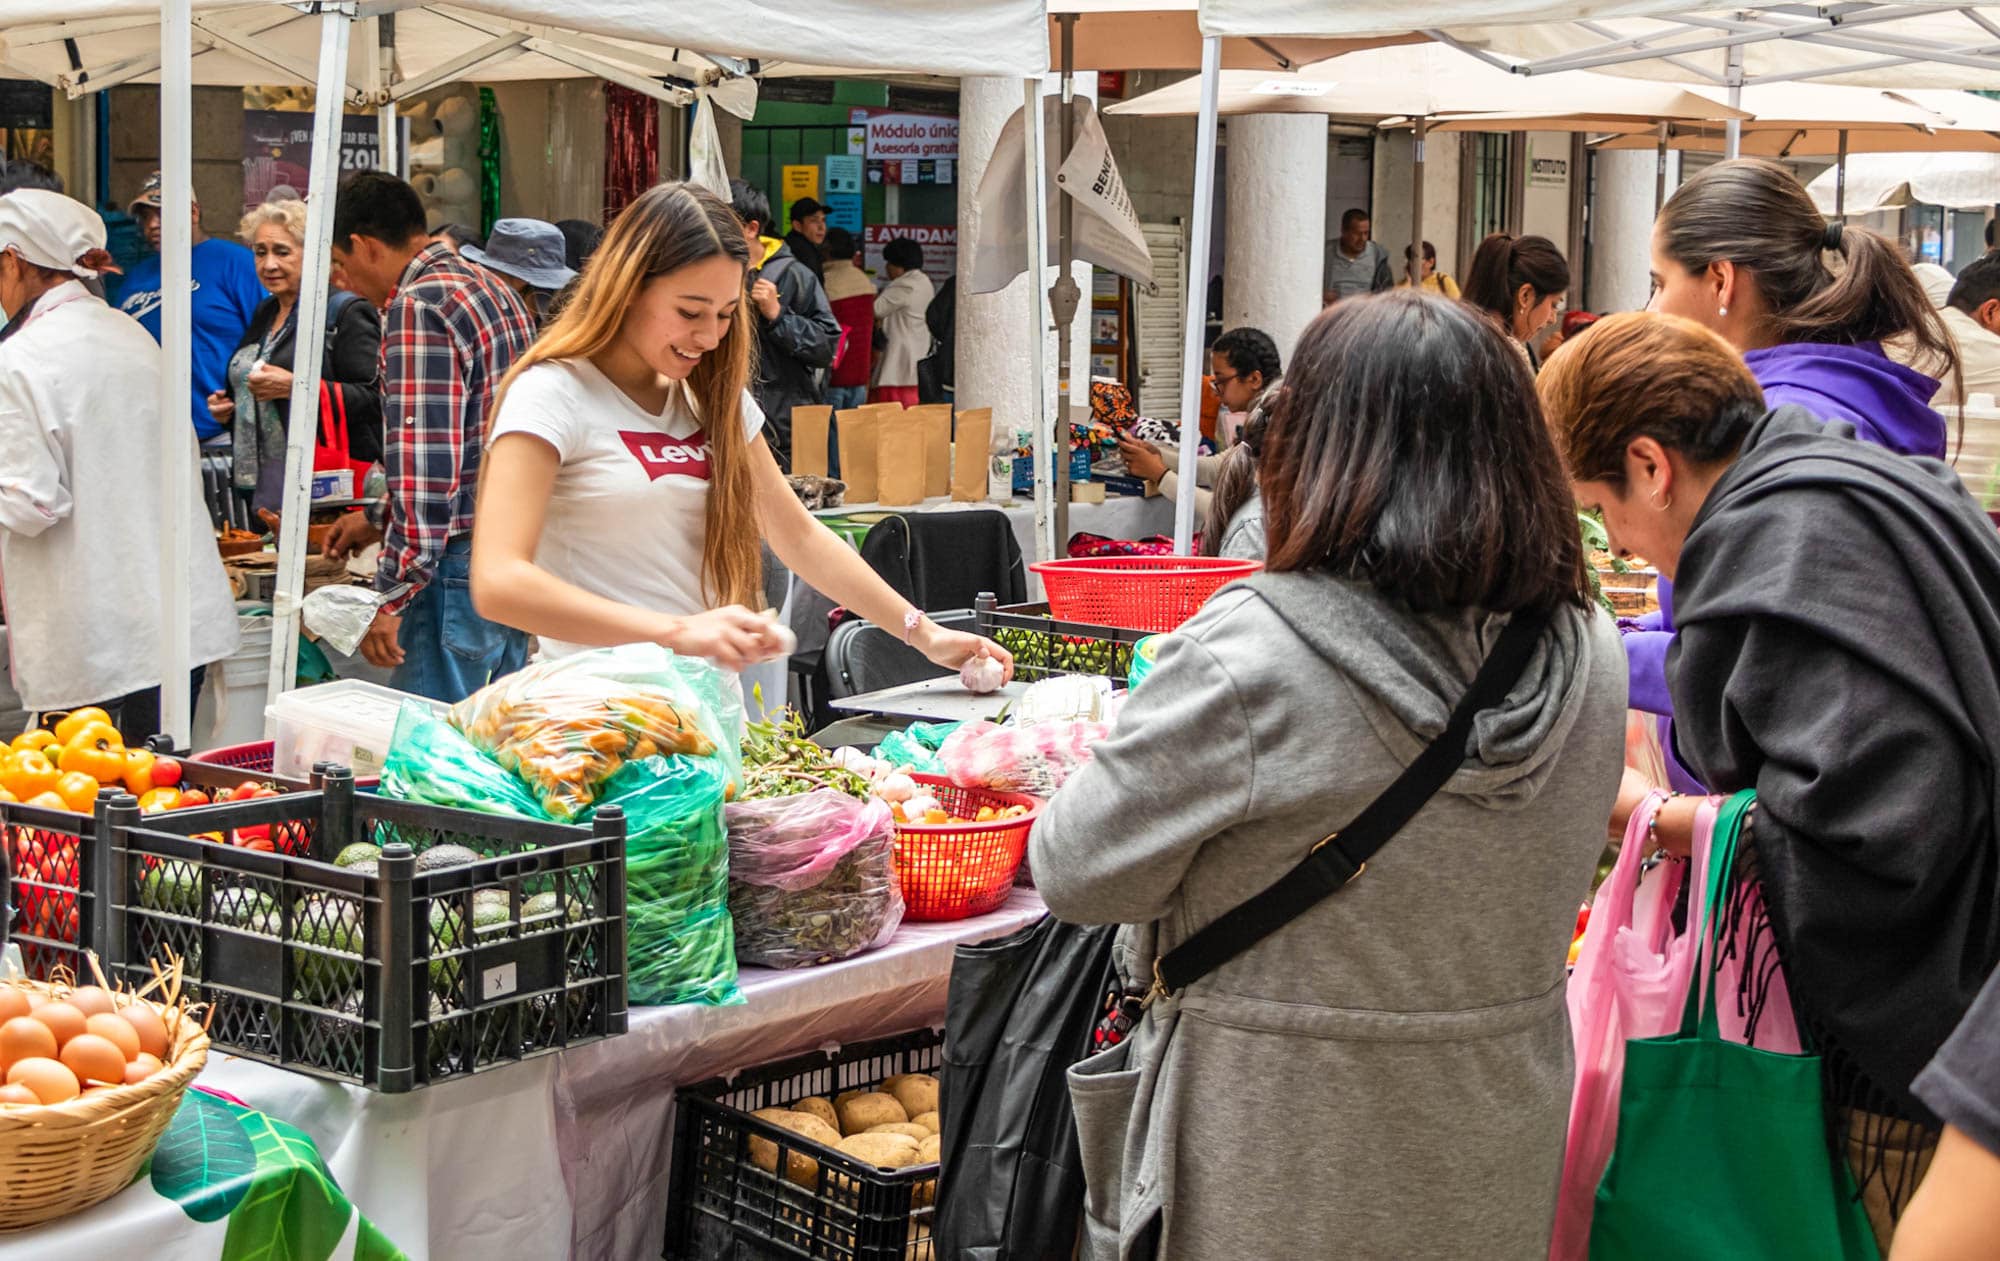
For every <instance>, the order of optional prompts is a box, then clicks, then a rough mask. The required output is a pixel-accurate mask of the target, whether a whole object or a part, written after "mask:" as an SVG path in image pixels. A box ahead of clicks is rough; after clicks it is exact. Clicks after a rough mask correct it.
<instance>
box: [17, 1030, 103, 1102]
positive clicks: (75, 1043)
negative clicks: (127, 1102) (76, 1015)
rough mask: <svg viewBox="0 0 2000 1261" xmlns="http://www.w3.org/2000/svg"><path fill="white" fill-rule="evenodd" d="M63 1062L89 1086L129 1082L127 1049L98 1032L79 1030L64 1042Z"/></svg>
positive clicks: (78, 1078) (77, 1077) (79, 1079)
mask: <svg viewBox="0 0 2000 1261" xmlns="http://www.w3.org/2000/svg"><path fill="white" fill-rule="evenodd" d="M62 1062H63V1067H65V1068H67V1069H69V1071H70V1072H72V1073H75V1074H76V1079H77V1080H78V1081H80V1082H82V1083H83V1084H84V1085H86V1086H92V1085H112V1086H122V1085H124V1083H125V1053H124V1052H123V1051H121V1050H119V1049H118V1044H117V1043H116V1042H113V1041H112V1040H111V1039H109V1038H104V1037H100V1036H98V1035H97V1034H94V1033H79V1034H77V1035H76V1036H75V1037H73V1038H71V1039H70V1040H69V1041H68V1042H66V1043H64V1044H63V1049H62ZM36 1093H37V1094H39V1093H40V1092H39V1091H37V1092H36Z"/></svg>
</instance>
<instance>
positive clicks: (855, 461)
mask: <svg viewBox="0 0 2000 1261" xmlns="http://www.w3.org/2000/svg"><path fill="white" fill-rule="evenodd" d="M835 419H836V420H837V421H838V422H839V423H840V480H841V481H843V482H846V483H847V506H848V507H850V508H853V507H858V506H860V505H861V504H872V503H874V502H875V501H876V496H877V494H878V493H879V487H878V483H877V478H876V465H875V434H876V431H877V430H879V429H880V428H881V413H879V412H877V411H876V410H875V409H874V408H872V407H857V408H854V409H853V410H851V411H844V412H841V413H840V414H839V415H838V416H836V417H835Z"/></svg>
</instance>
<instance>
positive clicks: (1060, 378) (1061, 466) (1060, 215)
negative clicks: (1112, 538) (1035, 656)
mask: <svg viewBox="0 0 2000 1261" xmlns="http://www.w3.org/2000/svg"><path fill="white" fill-rule="evenodd" d="M1056 21H1057V22H1059V23H1061V25H1062V149H1061V150H1060V151H1059V152H1058V153H1057V154H1056V161H1055V165H1056V168H1057V170H1058V171H1060V170H1061V168H1062V164H1063V163H1064V162H1066V161H1068V160H1069V151H1070V149H1071V148H1072V147H1073V146H1074V145H1075V144H1076V112H1075V109H1074V102H1075V99H1076V14H1074V13H1060V14H1057V15H1056ZM1036 108H1037V109H1039V108H1041V103H1040V102H1039V101H1037V102H1036ZM1074 215H1075V206H1074V203H1073V200H1072V199H1071V197H1070V195H1069V193H1068V191H1067V190H1065V189H1064V188H1063V187H1062V177H1061V176H1060V175H1058V176H1057V177H1056V240H1057V245H1056V250H1057V257H1056V282H1055V283H1054V284H1053V285H1050V286H1049V314H1050V315H1051V317H1053V319H1054V321H1055V326H1056V424H1055V430H1056V437H1055V440H1054V441H1053V442H1052V443H1051V444H1050V445H1051V449H1052V450H1053V451H1054V453H1055V455H1054V460H1055V467H1054V469H1053V470H1052V473H1053V476H1052V477H1051V479H1050V484H1051V486H1052V487H1053V492H1052V494H1051V496H1050V497H1051V498H1052V499H1053V500H1054V502H1053V503H1052V504H1051V505H1050V512H1049V515H1050V517H1051V518H1052V519H1053V521H1054V522H1055V544H1056V547H1057V548H1058V549H1066V548H1067V547H1068V546H1069V399H1070V392H1071V387H1070V379H1069V376H1070V373H1071V372H1072V371H1074V370H1075V365H1073V364H1072V363H1071V362H1070V336H1069V335H1070V329H1071V327H1072V326H1073V325H1074V324H1075V323H1076V308H1077V304H1078V303H1079V302H1080V301H1081V299H1082V290H1081V289H1080V288H1078V286H1077V283H1076V277H1075V276H1072V275H1071V274H1070V269H1071V267H1072V265H1073V264H1074V263H1075V261H1076V240H1075V218H1074ZM1035 274H1036V275H1040V274H1041V273H1040V272H1036V273H1035ZM1056 554H1057V555H1058V556H1060V555H1061V554H1062V551H1061V550H1058V552H1057V553H1056Z"/></svg>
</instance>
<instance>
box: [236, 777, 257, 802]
mask: <svg viewBox="0 0 2000 1261" xmlns="http://www.w3.org/2000/svg"><path fill="white" fill-rule="evenodd" d="M256 795H257V781H256V780H254V779H246V780H244V781H243V782H242V783H240V784H238V785H236V791H235V792H233V793H231V794H230V795H229V799H230V800H231V801H249V800H250V799H251V798H253V797H255V796H256Z"/></svg>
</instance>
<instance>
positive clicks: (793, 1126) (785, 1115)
mask: <svg viewBox="0 0 2000 1261" xmlns="http://www.w3.org/2000/svg"><path fill="white" fill-rule="evenodd" d="M751 1115H752V1116H754V1117H756V1118H757V1119H758V1120H760V1121H768V1122H770V1123H771V1124H772V1125H777V1126H781V1127H783V1128H785V1129H787V1130H790V1131H791V1132H792V1133H794V1134H796V1135H798V1136H799V1137H800V1138H804V1139H809V1140H811V1141H812V1142H815V1143H820V1144H823V1145H825V1146H827V1147H834V1146H837V1145H838V1144H839V1142H840V1135H839V1134H838V1133H837V1132H835V1130H834V1128H833V1127H832V1126H830V1125H828V1124H826V1123H825V1122H824V1121H821V1120H820V1119H819V1118H818V1117H816V1116H811V1115H809V1114H807V1113H804V1112H788V1111H786V1110H785V1109H783V1108H763V1109H760V1110H758V1111H756V1112H753V1113H751ZM750 1161H751V1163H752V1164H754V1165H756V1166H757V1167H758V1168H759V1169H762V1170H763V1171H764V1172H765V1173H776V1172H778V1145H777V1144H776V1143H774V1142H772V1141H771V1140H770V1139H768V1138H764V1137H762V1136H761V1135H757V1134H752V1135H751V1136H750ZM785 1176H786V1177H787V1178H790V1179H791V1180H792V1181H793V1182H796V1183H798V1184H799V1185H800V1186H802V1187H807V1188H810V1187H813V1186H815V1185H816V1184H817V1183H818V1181H819V1162H818V1161H816V1160H814V1159H813V1158H812V1157H810V1156H807V1155H805V1154H804V1153H803V1152H800V1151H798V1150H797V1149H789V1150H787V1151H786V1153H785Z"/></svg>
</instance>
